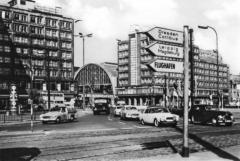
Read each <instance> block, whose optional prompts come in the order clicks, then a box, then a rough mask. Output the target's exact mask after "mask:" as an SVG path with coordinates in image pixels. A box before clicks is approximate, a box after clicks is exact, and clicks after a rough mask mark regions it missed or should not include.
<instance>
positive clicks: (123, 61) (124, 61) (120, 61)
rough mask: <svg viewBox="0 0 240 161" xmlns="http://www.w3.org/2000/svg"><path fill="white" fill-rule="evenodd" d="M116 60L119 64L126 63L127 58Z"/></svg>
mask: <svg viewBox="0 0 240 161" xmlns="http://www.w3.org/2000/svg"><path fill="white" fill-rule="evenodd" d="M118 62H119V64H126V63H128V59H119V60H118Z"/></svg>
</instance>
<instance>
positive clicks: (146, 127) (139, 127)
mask: <svg viewBox="0 0 240 161" xmlns="http://www.w3.org/2000/svg"><path fill="white" fill-rule="evenodd" d="M134 127H136V128H138V129H150V128H152V127H149V126H137V125H134Z"/></svg>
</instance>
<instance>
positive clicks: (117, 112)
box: [113, 106, 122, 116]
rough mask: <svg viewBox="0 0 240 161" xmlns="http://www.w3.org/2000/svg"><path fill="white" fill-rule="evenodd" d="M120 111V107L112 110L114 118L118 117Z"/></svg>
mask: <svg viewBox="0 0 240 161" xmlns="http://www.w3.org/2000/svg"><path fill="white" fill-rule="evenodd" d="M121 109H122V106H116V107H115V109H114V112H113V113H114V116H120V114H121Z"/></svg>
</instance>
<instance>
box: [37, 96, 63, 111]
mask: <svg viewBox="0 0 240 161" xmlns="http://www.w3.org/2000/svg"><path fill="white" fill-rule="evenodd" d="M40 97H41V98H42V100H43V106H44V109H45V110H47V109H51V108H53V107H56V106H58V107H64V106H65V104H64V102H65V100H64V93H62V92H51V93H50V108H49V107H48V93H47V92H41V93H40Z"/></svg>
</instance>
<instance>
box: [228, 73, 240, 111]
mask: <svg viewBox="0 0 240 161" xmlns="http://www.w3.org/2000/svg"><path fill="white" fill-rule="evenodd" d="M229 95H230V102H231V103H232V105H237V106H240V75H230V91H229Z"/></svg>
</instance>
